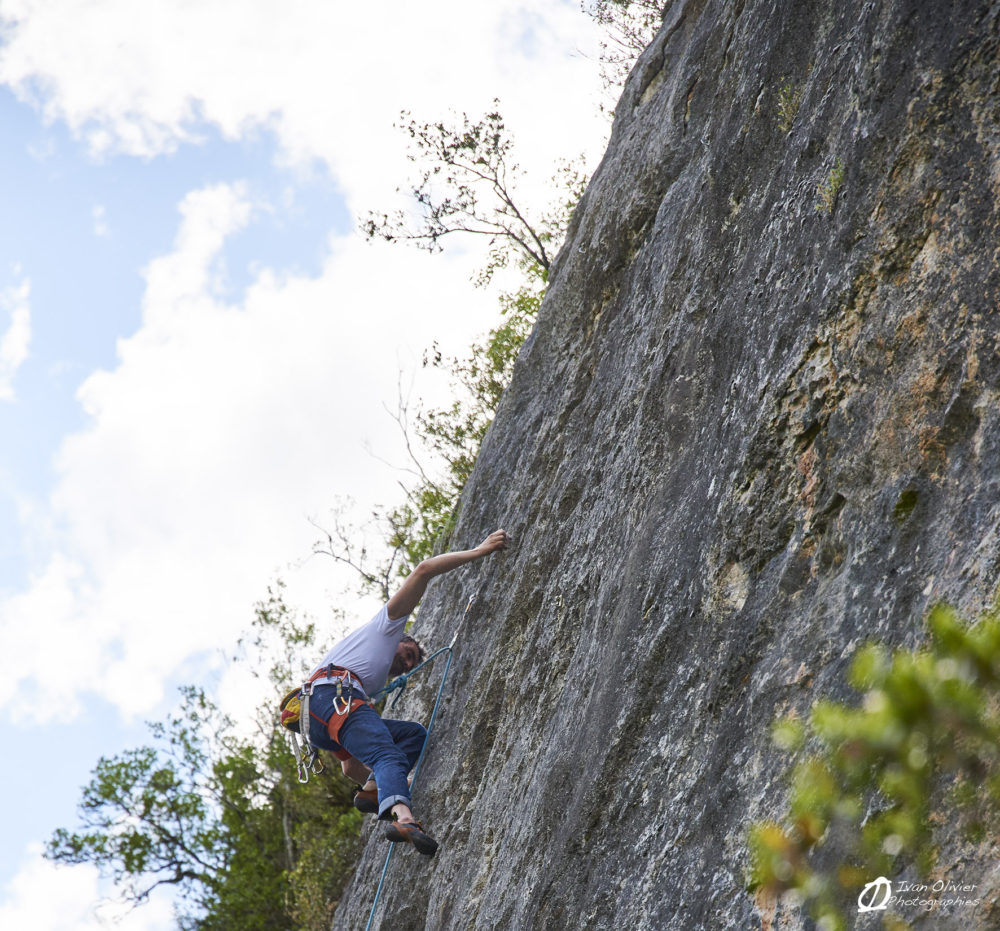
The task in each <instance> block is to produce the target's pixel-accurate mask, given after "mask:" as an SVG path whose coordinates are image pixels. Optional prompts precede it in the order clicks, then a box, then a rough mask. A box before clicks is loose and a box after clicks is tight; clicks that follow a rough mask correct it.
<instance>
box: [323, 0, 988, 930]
mask: <svg viewBox="0 0 1000 931" xmlns="http://www.w3.org/2000/svg"><path fill="white" fill-rule="evenodd" d="M998 35H1000V3H997V2H986V0H979V2H972V0H969V2H962V0H955V2H953V3H947V4H946V3H943V2H937V0H879V2H875V0H868V2H861V0H843V2H841V3H835V4H831V3H826V2H819V0H808V2H807V0H794V2H793V0H746V2H743V0H714V2H713V0H687V2H683V0H675V2H672V3H670V4H669V6H668V9H667V13H666V16H665V20H664V25H663V28H662V29H661V30H660V32H659V34H658V36H657V38H656V39H655V41H654V42H653V44H652V45H651V46H650V47H649V49H647V51H646V52H645V53H644V54H643V56H642V58H641V59H640V61H639V64H638V65H637V67H636V69H635V71H634V72H633V74H632V76H631V77H630V79H629V82H628V84H627V86H626V88H625V91H624V95H623V97H622V99H621V102H620V104H619V107H618V110H617V117H616V121H615V124H614V129H613V132H612V136H611V141H610V144H609V148H608V152H607V154H606V156H605V158H604V161H603V162H602V164H601V166H600V168H599V169H598V171H597V173H596V174H595V176H594V178H593V181H592V182H591V184H590V187H589V189H588V191H587V193H586V195H585V196H584V198H583V200H582V202H581V204H580V206H579V208H578V210H577V211H576V215H575V217H574V219H573V223H572V226H571V229H570V233H569V236H568V238H567V243H566V245H565V247H564V248H563V250H562V252H561V254H560V256H559V259H558V261H557V264H556V267H555V271H554V274H553V276H552V281H551V286H550V289H549V293H548V295H547V297H546V300H545V303H544V306H543V308H542V312H541V315H540V318H539V321H538V325H537V326H536V328H535V331H534V333H533V334H532V336H531V338H530V340H529V342H528V343H527V345H526V346H525V348H524V351H523V352H522V355H521V358H520V360H519V362H518V365H517V369H516V372H515V375H514V380H513V383H512V384H511V386H510V388H509V390H508V391H507V393H506V394H505V396H504V398H503V401H502V403H501V406H500V410H499V412H498V414H497V417H496V421H495V423H494V425H493V428H492V430H491V432H490V434H489V436H488V437H487V439H486V442H485V444H484V447H483V450H482V453H481V455H480V458H479V461H478V463H477V465H476V470H475V473H474V475H473V477H472V480H471V481H470V483H469V485H468V486H467V488H466V491H465V495H464V497H463V502H462V509H461V519H460V523H459V526H458V529H457V531H456V534H455V536H454V538H453V543H454V544H455V545H457V546H466V545H472V544H475V543H477V542H478V541H479V540H480V539H481V538H482V536H483V535H484V534H485V533H486V532H487V531H489V530H492V529H494V528H495V527H498V526H503V527H505V528H506V529H507V530H508V531H509V532H510V533H512V534H513V535H514V537H515V541H516V542H515V545H514V547H513V548H512V549H511V550H510V551H509V552H507V553H506V554H504V555H503V556H501V557H499V558H497V559H495V560H491V561H487V562H486V563H478V564H476V566H475V567H471V568H469V569H466V570H463V571H460V572H457V573H455V574H453V575H451V576H448V577H445V578H442V579H440V580H438V581H437V582H435V583H434V584H435V586H436V587H435V588H433V589H432V593H431V595H430V596H429V597H428V599H427V601H426V602H425V605H424V608H423V613H422V615H421V624H420V628H419V631H418V633H419V634H420V636H421V638H422V639H423V640H424V641H425V642H426V643H427V644H428V645H429V646H440V645H442V644H445V643H447V642H449V641H450V640H451V637H452V634H453V633H454V632H455V630H456V629H458V628H459V625H461V626H460V630H459V640H458V644H457V647H456V650H455V659H454V666H453V669H452V673H451V676H450V678H449V681H448V683H447V686H446V690H445V693H444V696H445V697H444V699H443V701H442V706H441V710H440V712H439V721H438V723H437V724H436V726H435V730H434V734H433V737H432V745H431V747H430V751H429V755H428V758H427V760H426V762H425V764H424V767H423V772H422V773H421V776H420V784H419V787H418V789H417V791H416V793H415V805H416V808H417V814H418V817H422V818H423V819H424V821H425V823H426V824H427V825H428V827H429V829H430V830H432V831H433V833H434V834H435V835H436V836H437V837H438V839H439V840H440V841H441V843H442V850H441V851H440V852H439V854H438V856H437V857H436V858H435V859H434V860H433V861H427V860H425V859H423V858H421V857H419V856H418V855H417V854H415V853H414V852H412V851H407V850H404V851H400V852H399V854H398V855H397V856H396V857H395V858H394V861H393V863H392V865H391V867H390V871H389V874H388V878H387V881H386V889H385V891H384V893H383V895H382V900H381V904H380V906H379V911H378V914H377V917H376V920H375V921H374V923H373V927H379V928H392V929H394V931H401V929H424V928H427V929H435V931H437V929H455V931H458V929H461V931H471V929H496V928H509V929H546V931H549V929H583V928H586V929H608V928H629V929H657V931H659V929H677V931H692V929H706V931H707V929H712V931H717V929H734V931H735V929H740V931H744V929H751V928H764V929H770V928H799V927H808V926H809V924H808V922H805V923H804V922H803V919H802V918H801V917H800V916H799V915H798V914H797V913H796V912H794V911H788V910H787V909H784V908H780V909H778V911H777V913H775V910H774V909H773V908H770V909H769V908H766V907H764V906H763V905H761V904H760V903H755V902H754V899H753V897H752V896H751V895H750V894H748V893H747V892H746V890H745V878H744V877H745V870H746V867H747V853H746V850H745V845H744V835H745V829H746V826H747V824H748V823H749V822H750V821H753V820H756V819H760V818H764V817H768V816H774V815H775V814H777V813H778V812H779V810H780V806H781V803H782V800H783V798H784V796H785V792H786V782H785V780H784V773H785V770H786V766H787V759H786V758H785V757H784V756H783V755H782V754H781V753H779V752H778V751H776V750H775V749H774V748H773V746H772V744H771V742H770V739H769V735H768V729H769V725H770V722H771V721H772V719H773V718H774V716H775V715H776V714H777V713H780V712H784V711H787V710H789V709H790V708H798V709H800V710H805V709H806V708H808V706H809V704H810V703H811V701H812V700H813V699H814V698H815V697H817V696H819V695H832V696H843V695H844V694H845V686H844V684H843V679H844V670H845V668H846V665H847V662H848V660H849V658H850V656H851V655H852V653H853V651H854V649H855V648H856V647H857V645H858V644H859V643H861V642H862V641H864V640H865V639H868V638H877V639H881V640H883V641H886V642H889V643H897V644H907V645H913V644H916V643H918V642H920V641H921V640H922V639H923V638H924V626H923V618H924V616H925V614H926V611H927V609H928V607H929V606H930V605H931V604H932V603H934V602H936V601H938V600H942V599H944V600H948V601H951V602H952V603H954V604H956V605H957V606H959V607H960V608H962V609H963V610H965V611H967V612H969V613H973V612H975V611H977V610H978V609H980V608H981V607H982V606H983V605H984V604H986V603H987V602H989V601H990V600H991V598H992V595H993V592H994V589H995V587H996V585H997V583H998V580H1000V575H998V572H1000V530H998V521H1000V405H998V400H1000V354H998V341H1000V319H998V317H1000V313H998V302H1000V301H998V298H1000V261H998V259H1000V45H998ZM472 595H474V596H475V601H474V603H473V606H472V608H471V609H470V610H469V612H468V614H467V615H466V617H465V620H464V621H462V620H461V619H462V616H463V615H462V612H463V609H464V607H465V605H466V602H467V601H468V599H469V597H470V596H472ZM439 675H440V670H435V671H431V672H430V674H429V675H428V677H427V679H426V681H424V682H423V683H422V684H421V685H420V686H419V687H418V688H414V689H411V692H410V694H408V696H407V698H406V701H405V702H404V703H403V704H402V705H401V708H400V710H399V711H398V712H397V714H398V716H401V717H413V718H420V719H423V720H426V715H427V714H428V712H429V708H430V703H431V701H432V699H433V695H434V691H435V689H436V687H437V682H438V679H439ZM368 830H372V829H371V827H369V829H368ZM944 830H945V833H947V829H946V828H944ZM949 844H950V846H949ZM385 851H386V844H385V842H384V841H382V840H381V838H380V837H379V836H373V837H372V838H371V840H370V843H369V845H368V848H367V851H366V853H365V856H364V859H363V861H362V864H361V866H360V868H359V870H358V873H357V875H356V877H355V879H354V880H353V882H352V884H351V886H350V888H349V889H348V891H347V893H346V894H345V896H344V899H343V901H342V903H341V905H340V908H339V910H338V912H337V915H336V918H335V922H334V927H336V928H343V929H346V928H351V929H355V928H357V929H360V928H363V927H364V926H365V922H366V920H367V918H368V910H369V908H370V906H371V903H372V899H373V897H374V894H375V889H376V886H377V883H378V877H379V872H380V870H381V866H382V860H383V857H384V855H385ZM943 853H944V859H943V862H942V866H941V874H940V875H941V876H942V877H944V878H947V879H951V880H954V881H959V882H963V883H966V884H976V885H977V894H978V895H980V896H981V897H982V898H984V899H986V900H987V904H984V905H982V906H980V907H979V908H978V909H974V910H968V911H963V912H957V911H956V912H954V913H953V914H950V915H949V914H944V913H938V914H935V915H931V916H924V917H923V918H921V917H920V915H919V914H918V913H916V912H914V913H913V914H904V917H906V918H907V919H908V920H913V922H914V924H915V926H916V927H923V928H935V929H936V928H952V927H954V928H959V927H961V928H981V929H986V928H996V927H1000V907H997V906H996V905H995V904H994V905H992V906H991V905H990V904H988V900H991V899H992V900H993V902H995V901H996V898H997V890H998V888H1000V867H998V857H997V853H998V850H997V847H996V846H995V845H994V846H990V844H989V843H985V844H983V845H981V846H979V847H978V848H968V847H963V846H961V844H960V843H959V841H958V840H957V839H954V840H953V842H951V841H949V843H947V844H946V845H945V849H944V851H943ZM758 906H760V907H758ZM862 918H865V919H868V922H867V923H865V922H864V921H862V920H859V921H858V925H859V926H864V927H866V928H868V927H876V926H877V919H876V918H872V917H871V916H862Z"/></svg>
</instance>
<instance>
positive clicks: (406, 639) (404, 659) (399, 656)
mask: <svg viewBox="0 0 1000 931" xmlns="http://www.w3.org/2000/svg"><path fill="white" fill-rule="evenodd" d="M423 658H424V648H423V647H422V646H421V645H420V644H419V643H417V641H416V640H414V639H413V638H412V637H411V636H410V635H409V634H406V635H404V636H403V639H402V640H400V641H399V646H397V647H396V655H395V656H394V657H393V658H392V665H391V666H390V667H389V675H390V676H398V675H400V674H401V673H404V672H409V671H410V670H411V669H413V668H414V667H415V666H418V665H419V664H420V663H421V661H422V660H423Z"/></svg>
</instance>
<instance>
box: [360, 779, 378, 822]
mask: <svg viewBox="0 0 1000 931" xmlns="http://www.w3.org/2000/svg"><path fill="white" fill-rule="evenodd" d="M354 807H355V808H357V810H358V811H363V812H364V813H365V814H366V815H377V814H378V789H363V788H362V787H361V786H358V787H357V789H355V791H354Z"/></svg>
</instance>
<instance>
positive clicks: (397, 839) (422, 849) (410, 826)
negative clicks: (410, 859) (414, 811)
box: [385, 821, 438, 857]
mask: <svg viewBox="0 0 1000 931" xmlns="http://www.w3.org/2000/svg"><path fill="white" fill-rule="evenodd" d="M385 836H386V837H388V838H389V840H391V841H392V842H393V843H394V844H398V843H407V844H413V846H414V847H416V849H417V853H422V854H423V855H424V856H425V857H433V856H434V854H435V853H437V849H438V842H437V841H436V840H434V838H433V837H431V836H430V835H429V834H425V833H424V829H423V826H422V825H421V824H420V822H419V821H390V822H389V823H388V824H387V825H386V826H385Z"/></svg>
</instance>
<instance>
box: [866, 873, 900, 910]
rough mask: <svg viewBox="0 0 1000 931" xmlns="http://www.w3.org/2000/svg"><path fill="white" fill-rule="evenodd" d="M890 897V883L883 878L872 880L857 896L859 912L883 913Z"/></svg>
mask: <svg viewBox="0 0 1000 931" xmlns="http://www.w3.org/2000/svg"><path fill="white" fill-rule="evenodd" d="M891 897H892V883H891V882H889V880H888V879H886V878H885V877H884V876H879V878H878V879H873V880H872V881H871V882H870V883H868V884H867V885H866V886H865V888H864V889H862V890H861V894H860V895H859V896H858V911H859V912H879V911H884V910H885V908H886V907H887V906H888V905H889V899H890V898H891Z"/></svg>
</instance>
